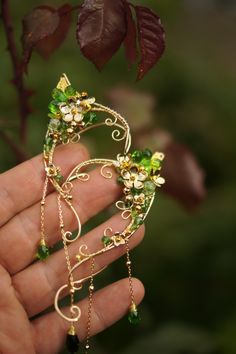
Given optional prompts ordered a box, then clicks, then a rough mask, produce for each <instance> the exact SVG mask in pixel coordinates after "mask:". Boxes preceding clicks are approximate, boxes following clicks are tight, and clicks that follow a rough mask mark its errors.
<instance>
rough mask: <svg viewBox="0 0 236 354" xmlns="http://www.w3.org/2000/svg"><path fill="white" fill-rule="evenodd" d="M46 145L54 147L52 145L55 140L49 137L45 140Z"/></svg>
mask: <svg viewBox="0 0 236 354" xmlns="http://www.w3.org/2000/svg"><path fill="white" fill-rule="evenodd" d="M45 145H48V146H50V147H52V145H53V138H52V137H51V136H47V137H46V138H45Z"/></svg>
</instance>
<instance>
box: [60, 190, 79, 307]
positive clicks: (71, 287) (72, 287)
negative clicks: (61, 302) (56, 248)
mask: <svg viewBox="0 0 236 354" xmlns="http://www.w3.org/2000/svg"><path fill="white" fill-rule="evenodd" d="M57 203H58V213H59V221H60V229H61V236H62V242H63V247H64V251H65V257H66V264H67V269H68V272H69V274H70V276H69V282H70V298H71V307H72V306H73V305H74V293H75V290H74V278H73V275H72V271H71V270H72V267H71V261H70V255H69V249H68V246H67V241H66V238H65V230H64V227H65V225H64V219H63V213H62V206H61V196H60V194H58V196H57Z"/></svg>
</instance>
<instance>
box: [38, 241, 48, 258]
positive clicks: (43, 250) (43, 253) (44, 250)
mask: <svg viewBox="0 0 236 354" xmlns="http://www.w3.org/2000/svg"><path fill="white" fill-rule="evenodd" d="M49 255H50V250H49V247H48V246H47V245H45V244H44V243H41V244H40V245H39V247H38V251H37V253H36V257H37V258H38V259H40V260H41V261H44V260H45V259H47V258H48V257H49Z"/></svg>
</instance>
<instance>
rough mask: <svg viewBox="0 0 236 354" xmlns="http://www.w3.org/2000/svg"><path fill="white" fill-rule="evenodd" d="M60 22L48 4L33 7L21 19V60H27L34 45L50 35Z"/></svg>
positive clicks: (57, 15)
mask: <svg viewBox="0 0 236 354" xmlns="http://www.w3.org/2000/svg"><path fill="white" fill-rule="evenodd" d="M59 23H60V16H59V14H58V12H57V10H55V9H54V8H52V7H50V6H39V7H36V8H35V9H33V10H32V11H31V12H30V13H29V14H28V15H26V16H25V17H24V19H23V35H22V42H23V62H24V66H26V64H27V63H28V62H29V59H30V56H31V53H32V50H33V48H34V47H35V45H36V44H37V43H38V42H39V41H40V40H42V39H44V38H46V37H48V36H50V35H52V34H53V33H54V32H55V31H56V29H57V28H58V25H59Z"/></svg>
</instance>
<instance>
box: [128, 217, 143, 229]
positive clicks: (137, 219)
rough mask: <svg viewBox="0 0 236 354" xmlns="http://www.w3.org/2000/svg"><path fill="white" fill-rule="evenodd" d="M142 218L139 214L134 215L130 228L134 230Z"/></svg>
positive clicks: (141, 221) (140, 223) (141, 222)
mask: <svg viewBox="0 0 236 354" xmlns="http://www.w3.org/2000/svg"><path fill="white" fill-rule="evenodd" d="M143 222H144V221H143V219H142V218H141V217H140V216H135V217H134V222H133V225H132V226H131V230H132V231H134V230H136V229H137V228H138V227H139V226H140V225H142V224H143Z"/></svg>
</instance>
